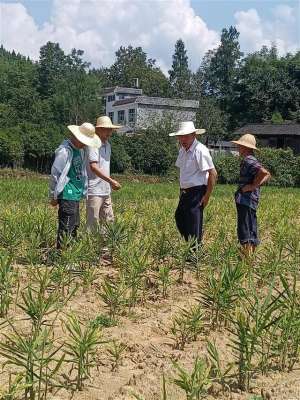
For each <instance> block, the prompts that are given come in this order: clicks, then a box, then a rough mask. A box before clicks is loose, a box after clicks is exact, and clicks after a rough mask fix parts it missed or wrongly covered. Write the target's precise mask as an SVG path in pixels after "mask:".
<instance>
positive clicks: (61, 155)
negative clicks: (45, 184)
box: [49, 149, 68, 207]
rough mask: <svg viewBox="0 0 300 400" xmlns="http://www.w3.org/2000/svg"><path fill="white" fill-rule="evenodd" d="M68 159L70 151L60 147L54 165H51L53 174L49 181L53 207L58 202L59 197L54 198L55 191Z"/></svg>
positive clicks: (50, 198)
mask: <svg viewBox="0 0 300 400" xmlns="http://www.w3.org/2000/svg"><path fill="white" fill-rule="evenodd" d="M67 160H68V152H67V150H66V149H60V150H59V151H57V153H56V154H55V159H54V162H53V165H52V167H51V175H50V181H49V200H50V204H51V206H53V207H56V206H57V204H58V201H57V199H56V198H54V192H55V188H56V186H57V183H58V181H59V178H60V175H61V173H62V171H63V169H64V168H65V166H66V163H67Z"/></svg>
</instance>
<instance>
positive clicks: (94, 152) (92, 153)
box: [87, 147, 99, 163]
mask: <svg viewBox="0 0 300 400" xmlns="http://www.w3.org/2000/svg"><path fill="white" fill-rule="evenodd" d="M87 156H88V162H90V163H92V162H97V163H99V150H98V149H96V148H94V147H89V148H88V151H87Z"/></svg>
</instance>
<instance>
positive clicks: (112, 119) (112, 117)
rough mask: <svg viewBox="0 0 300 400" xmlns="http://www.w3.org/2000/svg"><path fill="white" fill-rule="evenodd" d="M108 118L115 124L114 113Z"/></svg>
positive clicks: (109, 114)
mask: <svg viewBox="0 0 300 400" xmlns="http://www.w3.org/2000/svg"><path fill="white" fill-rule="evenodd" d="M108 116H109V118H110V119H111V122H114V113H113V112H109V113H108Z"/></svg>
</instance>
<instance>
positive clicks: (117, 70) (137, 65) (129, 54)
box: [108, 46, 169, 97]
mask: <svg viewBox="0 0 300 400" xmlns="http://www.w3.org/2000/svg"><path fill="white" fill-rule="evenodd" d="M135 78H138V79H139V87H140V88H141V89H143V92H144V94H145V95H148V96H162V97H167V96H168V94H169V83H168V79H167V78H166V77H165V75H164V74H163V73H162V71H161V70H160V68H158V67H157V66H156V61H155V60H154V59H152V58H149V59H148V58H147V54H146V53H145V52H144V51H143V49H142V48H141V47H136V48H133V47H132V46H128V47H122V46H121V47H120V48H119V50H118V51H117V52H116V61H115V62H114V64H113V65H112V66H111V67H110V68H109V70H108V81H109V84H110V85H111V86H114V85H119V86H126V87H132V86H133V81H134V79H135Z"/></svg>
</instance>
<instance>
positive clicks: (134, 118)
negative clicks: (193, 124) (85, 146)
mask: <svg viewBox="0 0 300 400" xmlns="http://www.w3.org/2000/svg"><path fill="white" fill-rule="evenodd" d="M103 98H104V103H105V113H106V115H108V116H109V117H110V119H111V120H112V121H113V122H114V123H115V124H120V125H124V129H123V132H134V131H136V130H139V129H146V128H148V127H149V126H151V125H153V122H154V121H159V120H160V119H162V118H164V117H171V118H172V119H173V121H174V123H175V124H176V123H177V122H179V121H195V120H196V113H197V110H198V107H199V102H198V101H195V100H181V99H170V98H163V97H149V96H143V91H142V89H138V88H124V87H119V86H116V87H112V88H107V89H105V90H104V93H103Z"/></svg>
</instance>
